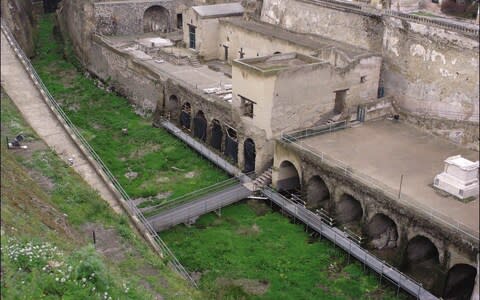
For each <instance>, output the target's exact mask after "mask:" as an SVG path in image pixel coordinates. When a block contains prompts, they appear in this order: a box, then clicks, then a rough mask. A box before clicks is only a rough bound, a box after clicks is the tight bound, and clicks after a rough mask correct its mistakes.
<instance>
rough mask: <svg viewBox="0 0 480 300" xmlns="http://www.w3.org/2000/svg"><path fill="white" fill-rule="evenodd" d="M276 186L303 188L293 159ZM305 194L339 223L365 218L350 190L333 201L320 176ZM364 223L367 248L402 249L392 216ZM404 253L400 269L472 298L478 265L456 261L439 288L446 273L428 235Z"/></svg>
mask: <svg viewBox="0 0 480 300" xmlns="http://www.w3.org/2000/svg"><path fill="white" fill-rule="evenodd" d="M276 187H277V190H279V191H280V192H287V193H291V192H298V191H302V186H301V176H300V174H299V172H298V170H297V168H296V167H295V165H294V164H293V163H292V162H290V161H288V160H285V161H282V163H281V164H280V165H279V168H278V177H277V181H276ZM303 195H304V196H305V197H304V198H305V200H306V201H305V202H306V204H305V205H306V208H308V209H310V210H313V211H315V210H317V209H323V210H324V211H326V212H328V213H329V214H330V215H332V216H334V218H335V222H336V224H337V226H338V225H340V226H343V225H347V224H349V225H350V224H360V223H361V222H362V220H365V219H366V218H365V211H364V207H363V206H362V203H361V201H359V200H358V199H355V197H353V196H352V195H349V194H347V193H343V194H342V195H341V196H340V197H338V198H337V201H333V199H332V196H331V192H330V189H329V187H328V185H327V183H326V182H325V181H324V180H323V179H322V178H321V177H320V176H319V175H314V176H312V177H311V178H309V179H308V180H307V183H306V188H305V189H304V193H303ZM365 223H366V224H365V226H363V231H364V233H366V235H367V240H368V242H367V246H366V247H367V248H370V249H375V250H376V251H382V250H385V251H387V250H397V251H400V250H399V229H398V226H397V224H396V222H395V221H394V220H393V219H392V218H391V217H389V216H388V215H386V214H383V213H376V214H375V215H374V216H372V217H371V218H370V219H369V220H368V221H366V222H365ZM401 256H402V258H401V261H400V264H399V267H400V269H401V270H402V271H404V272H406V273H407V274H409V275H410V276H412V277H414V278H416V279H417V280H419V281H420V282H422V283H423V284H424V286H425V287H426V288H429V289H434V290H435V292H436V293H437V294H439V295H441V296H442V297H443V298H444V299H470V295H471V294H472V291H473V288H474V284H475V278H476V276H477V270H476V268H475V267H473V266H471V265H468V264H456V265H454V266H452V267H451V268H450V269H449V270H448V272H447V274H446V277H445V278H446V279H445V280H444V281H443V285H442V286H443V287H438V286H437V285H438V282H439V281H442V278H441V275H438V274H444V273H445V272H444V271H443V269H442V265H441V263H440V253H439V250H438V248H437V246H436V245H435V244H434V243H433V242H432V241H431V240H430V239H429V238H428V237H426V236H423V235H416V236H414V237H412V238H411V239H410V240H408V242H407V245H406V248H405V250H404V251H403V253H402V255H401Z"/></svg>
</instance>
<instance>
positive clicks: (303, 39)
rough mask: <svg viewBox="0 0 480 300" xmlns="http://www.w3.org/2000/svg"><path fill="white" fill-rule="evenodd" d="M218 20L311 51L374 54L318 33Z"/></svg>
mask: <svg viewBox="0 0 480 300" xmlns="http://www.w3.org/2000/svg"><path fill="white" fill-rule="evenodd" d="M220 22H224V23H227V24H231V25H233V26H236V27H239V28H242V29H243V30H247V31H251V32H254V33H258V34H261V35H264V36H268V37H270V38H274V39H279V40H284V41H286V42H290V43H292V44H295V45H299V46H302V47H305V48H310V49H312V52H316V51H319V50H324V49H336V50H339V51H341V52H342V53H344V54H345V55H346V56H347V57H348V58H349V59H350V60H354V59H355V58H357V57H363V56H370V55H375V53H372V52H370V51H368V50H366V49H362V48H359V47H356V46H352V45H350V44H347V43H342V42H339V41H335V40H332V39H329V38H327V37H323V36H319V35H313V34H305V33H297V32H293V31H289V30H287V29H284V28H282V27H280V26H275V25H273V24H269V23H265V22H260V21H253V20H244V19H241V18H225V19H221V20H220ZM312 54H313V53H312Z"/></svg>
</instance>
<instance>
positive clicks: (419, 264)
mask: <svg viewBox="0 0 480 300" xmlns="http://www.w3.org/2000/svg"><path fill="white" fill-rule="evenodd" d="M403 269H404V271H405V272H406V273H407V274H409V275H410V276H412V277H413V278H415V279H416V280H418V281H420V282H421V283H422V284H423V286H424V287H425V288H426V289H428V290H432V289H433V287H434V286H435V283H436V281H437V278H438V276H439V275H441V274H442V270H441V267H440V258H439V252H438V249H437V247H436V246H435V244H434V243H432V241H430V240H429V239H428V238H426V237H424V236H420V235H417V236H416V237H414V238H413V239H411V240H410V241H408V245H407V249H406V251H405V254H404V259H403ZM437 287H438V286H437ZM432 292H434V293H435V294H437V295H438V294H439V293H441V291H438V288H437V289H436V291H435V290H432Z"/></svg>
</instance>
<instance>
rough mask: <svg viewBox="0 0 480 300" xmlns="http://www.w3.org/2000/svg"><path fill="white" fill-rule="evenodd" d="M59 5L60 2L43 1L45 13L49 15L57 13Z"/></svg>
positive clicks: (58, 0)
mask: <svg viewBox="0 0 480 300" xmlns="http://www.w3.org/2000/svg"><path fill="white" fill-rule="evenodd" d="M58 3H60V0H43V11H44V12H45V13H47V14H49V13H53V12H55V11H56V10H57V8H58Z"/></svg>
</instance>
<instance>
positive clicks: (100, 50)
mask: <svg viewBox="0 0 480 300" xmlns="http://www.w3.org/2000/svg"><path fill="white" fill-rule="evenodd" d="M92 51H94V52H95V53H97V55H96V56H93V57H92V58H91V63H90V64H89V65H88V69H89V70H90V71H91V72H92V73H94V74H95V75H96V76H98V77H99V78H101V79H102V80H104V81H107V82H108V84H109V85H111V86H112V87H114V88H115V90H116V91H117V92H119V93H120V94H122V95H124V96H125V97H127V98H128V99H129V100H130V101H131V102H132V103H134V104H135V105H138V106H140V107H142V108H144V109H145V110H147V111H148V110H149V111H154V110H155V109H156V107H157V105H160V106H162V105H163V86H162V84H161V82H162V78H161V77H160V76H159V75H158V74H156V73H155V72H153V71H152V70H150V68H149V67H148V66H146V65H144V64H143V63H142V62H141V61H140V60H137V59H135V58H133V57H132V56H130V55H128V54H125V53H122V52H121V51H118V50H116V49H114V48H113V47H110V46H108V45H106V44H104V43H102V42H101V41H100V40H99V39H96V40H95V41H94V42H93V43H92Z"/></svg>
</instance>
